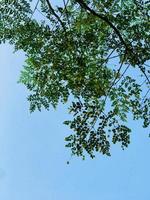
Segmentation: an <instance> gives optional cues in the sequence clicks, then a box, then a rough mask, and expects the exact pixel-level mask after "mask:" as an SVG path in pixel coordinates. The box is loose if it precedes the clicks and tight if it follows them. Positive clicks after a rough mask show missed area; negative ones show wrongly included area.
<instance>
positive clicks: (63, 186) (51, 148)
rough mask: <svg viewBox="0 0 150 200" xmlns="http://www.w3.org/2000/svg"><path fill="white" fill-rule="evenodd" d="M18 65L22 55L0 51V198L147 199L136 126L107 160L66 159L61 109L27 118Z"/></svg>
mask: <svg viewBox="0 0 150 200" xmlns="http://www.w3.org/2000/svg"><path fill="white" fill-rule="evenodd" d="M23 61H24V55H23V53H19V52H17V53H15V54H13V49H12V47H10V46H8V45H1V46H0V199H1V200H84V199H85V200H97V199H100V200H141V199H142V200H149V199H150V189H149V185H150V173H149V171H150V158H149V152H150V138H148V133H147V131H146V130H143V129H142V128H141V124H140V122H135V123H133V122H129V124H130V126H131V127H132V129H133V133H132V136H131V144H130V146H129V148H128V149H126V150H125V151H122V150H121V149H120V147H119V146H115V147H114V148H113V149H112V156H111V157H104V156H102V155H101V154H100V155H99V156H97V157H96V159H94V160H91V159H90V158H87V159H86V160H85V161H82V160H81V159H80V158H75V157H73V158H71V160H70V152H69V149H67V148H65V147H64V145H65V142H64V137H65V135H67V134H69V129H68V128H67V127H66V126H65V125H63V124H62V122H63V121H64V120H66V119H67V118H69V115H67V110H66V108H64V107H63V105H60V106H59V107H58V109H57V111H54V110H53V109H50V111H49V112H47V111H44V110H43V111H42V112H35V113H33V114H30V113H29V109H28V108H29V105H28V102H27V100H26V97H27V94H28V92H27V90H26V88H25V87H24V86H23V85H20V84H17V80H18V78H19V73H20V70H21V69H22V65H23ZM68 159H69V160H70V165H67V164H66V162H67V160H68Z"/></svg>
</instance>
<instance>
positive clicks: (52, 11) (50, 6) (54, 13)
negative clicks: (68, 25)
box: [45, 0, 65, 30]
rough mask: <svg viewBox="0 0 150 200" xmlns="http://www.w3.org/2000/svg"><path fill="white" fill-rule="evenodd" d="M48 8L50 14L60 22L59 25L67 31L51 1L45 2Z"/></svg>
mask: <svg viewBox="0 0 150 200" xmlns="http://www.w3.org/2000/svg"><path fill="white" fill-rule="evenodd" d="M45 1H46V3H47V5H48V7H49V10H50V12H51V13H52V14H53V15H54V16H55V17H56V19H57V20H58V21H59V23H60V24H61V26H62V27H63V29H64V30H65V26H64V23H63V22H62V21H61V19H60V17H59V16H58V15H57V13H56V12H55V10H54V9H53V7H52V5H51V3H50V2H49V0H45Z"/></svg>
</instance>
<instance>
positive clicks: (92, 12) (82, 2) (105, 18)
mask: <svg viewBox="0 0 150 200" xmlns="http://www.w3.org/2000/svg"><path fill="white" fill-rule="evenodd" d="M76 2H77V3H79V4H80V6H81V7H82V8H84V9H85V10H87V11H89V12H90V13H91V14H93V15H94V16H96V17H98V18H100V19H101V20H103V21H104V22H106V23H107V24H108V25H109V26H110V27H111V28H112V29H113V30H114V31H115V33H116V34H117V35H118V37H119V39H120V41H121V43H122V44H123V45H124V46H125V48H126V49H129V47H128V46H127V44H126V43H125V41H124V39H123V38H122V36H121V34H120V32H119V31H118V29H117V28H116V27H115V26H114V25H113V24H112V23H111V22H110V21H109V19H108V18H107V17H106V16H104V15H101V14H99V13H97V12H95V11H94V10H93V9H91V8H90V7H89V6H88V5H87V4H86V3H85V2H84V1H83V0H76Z"/></svg>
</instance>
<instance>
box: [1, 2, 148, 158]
mask: <svg viewBox="0 0 150 200" xmlns="http://www.w3.org/2000/svg"><path fill="white" fill-rule="evenodd" d="M60 6H61V7H60ZM149 10H150V2H149V1H144V0H126V1H122V0H102V1H99V0H63V1H62V2H61V4H60V5H58V6H54V5H52V4H51V2H50V0H38V1H37V3H36V5H34V8H33V2H32V1H31V0H30V1H26V0H18V1H16V0H1V2H0V11H1V14H0V42H3V43H4V42H6V41H8V42H9V43H10V44H12V45H13V46H14V49H15V51H17V50H20V49H21V50H23V51H24V52H25V53H26V61H25V66H24V69H23V71H22V72H21V77H20V82H21V83H23V84H25V86H26V87H27V88H28V89H29V90H30V95H29V97H28V100H29V102H30V111H31V112H33V111H34V110H35V109H38V110H41V108H42V107H44V108H46V109H49V106H50V105H52V106H53V107H56V106H57V104H58V103H60V102H62V103H67V102H70V101H71V105H70V107H69V112H70V113H71V114H72V116H73V117H72V120H68V121H65V122H64V123H65V124H66V125H68V126H69V127H70V129H72V130H73V132H72V134H70V135H69V136H67V137H66V141H67V145H66V146H67V147H70V148H71V151H72V154H73V155H77V156H82V157H83V158H84V156H85V155H86V152H87V153H88V154H89V155H90V156H91V157H92V158H93V157H94V155H95V152H96V151H97V152H101V153H102V154H105V155H108V156H109V155H110V147H111V144H113V143H114V144H115V143H118V142H119V143H120V144H121V147H122V148H123V149H124V148H125V147H127V146H128V144H129V143H130V132H131V129H130V128H129V127H128V124H127V123H128V117H129V116H132V118H133V120H142V121H143V127H144V128H146V127H148V126H149V124H150V99H149V98H148V94H149V91H150V68H149V67H150V66H149V65H148V64H149V63H148V61H149V59H150V32H149V28H150V24H149V17H150V16H149ZM37 14H38V15H39V14H40V15H41V16H40V19H41V20H39V18H38V15H37Z"/></svg>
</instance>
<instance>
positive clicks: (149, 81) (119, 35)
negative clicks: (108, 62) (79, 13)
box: [76, 0, 150, 83]
mask: <svg viewBox="0 0 150 200" xmlns="http://www.w3.org/2000/svg"><path fill="white" fill-rule="evenodd" d="M76 2H77V3H78V4H80V6H81V7H82V8H84V9H85V10H87V11H89V12H90V13H91V14H93V15H94V16H96V17H98V18H100V19H101V20H103V21H104V22H106V23H107V24H108V25H109V26H110V27H111V28H112V29H113V30H114V31H115V33H116V34H117V36H118V37H119V39H120V41H121V43H122V44H123V45H124V47H125V49H126V53H127V52H128V53H129V54H131V55H133V56H135V55H134V53H133V49H132V47H130V46H128V45H127V44H126V42H125V41H124V39H123V37H122V36H121V34H120V32H119V30H118V29H117V28H116V27H115V26H114V25H113V24H112V23H111V22H110V21H109V19H108V18H107V17H106V16H104V15H102V14H99V13H97V12H96V11H94V10H93V9H91V8H90V7H89V6H88V5H87V4H86V3H85V2H84V1H83V0H76ZM138 67H139V69H140V70H141V72H142V73H143V74H144V76H145V77H146V79H147V81H148V83H150V80H149V78H148V76H147V75H146V73H145V71H144V70H143V68H142V67H140V66H139V65H138Z"/></svg>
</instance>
